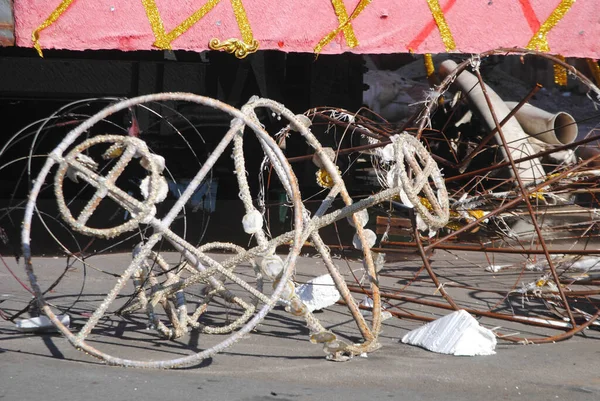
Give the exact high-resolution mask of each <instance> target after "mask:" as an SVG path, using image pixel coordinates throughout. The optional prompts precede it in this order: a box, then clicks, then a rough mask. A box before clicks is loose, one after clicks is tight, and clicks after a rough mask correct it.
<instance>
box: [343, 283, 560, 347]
mask: <svg viewBox="0 0 600 401" xmlns="http://www.w3.org/2000/svg"><path fill="white" fill-rule="evenodd" d="M348 288H349V289H350V291H353V292H356V293H363V294H365V295H370V294H369V293H370V291H368V290H365V289H361V288H360V287H355V286H348ZM381 298H385V299H393V300H396V301H402V302H409V303H414V304H418V305H424V306H430V307H432V308H439V309H445V310H455V309H454V308H452V307H451V306H450V305H446V304H444V303H441V302H435V301H429V300H426V299H420V298H414V297H407V296H405V295H399V294H393V293H389V292H381ZM460 309H463V310H465V311H466V312H468V313H471V314H473V315H476V316H483V317H489V318H492V319H498V320H507V321H509V322H515V323H522V324H525V325H531V326H538V327H544V328H549V329H554V330H560V327H558V326H557V325H553V324H549V323H543V322H536V321H531V320H528V319H519V316H516V315H507V314H504V313H497V312H491V311H484V310H480V309H473V308H468V307H467V308H460ZM543 319H544V320H548V321H555V322H557V323H559V322H560V323H564V321H561V320H554V319H548V318H543ZM433 320H435V319H433ZM503 338H504V337H503Z"/></svg>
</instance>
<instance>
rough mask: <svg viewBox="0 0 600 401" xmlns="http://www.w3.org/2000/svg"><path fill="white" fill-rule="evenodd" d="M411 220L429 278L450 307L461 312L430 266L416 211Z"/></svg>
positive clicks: (412, 211)
mask: <svg viewBox="0 0 600 401" xmlns="http://www.w3.org/2000/svg"><path fill="white" fill-rule="evenodd" d="M410 220H411V223H412V226H413V235H414V236H415V241H416V243H417V248H418V250H419V253H420V254H421V259H422V260H423V266H424V267H425V269H426V270H427V273H429V277H431V280H432V281H433V283H434V284H435V286H436V288H437V289H438V290H439V291H440V294H442V296H443V297H444V299H445V300H446V301H447V302H448V303H449V304H450V306H452V308H453V309H454V310H459V309H460V308H459V307H458V305H457V304H456V302H454V300H453V299H452V297H451V296H450V295H449V294H448V293H447V292H446V290H445V289H444V286H443V285H442V284H441V283H440V282H439V280H438V279H437V276H436V274H435V273H434V271H433V269H432V268H431V265H430V264H429V257H428V256H427V254H426V252H425V249H424V248H423V243H422V242H421V234H420V233H419V229H418V227H417V216H416V213H415V211H414V209H411V210H410Z"/></svg>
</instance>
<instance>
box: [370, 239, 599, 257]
mask: <svg viewBox="0 0 600 401" xmlns="http://www.w3.org/2000/svg"><path fill="white" fill-rule="evenodd" d="M381 245H392V246H403V247H409V248H416V247H417V246H418V245H417V244H416V243H415V242H398V241H382V242H381ZM434 248H435V249H440V250H444V251H466V252H488V253H512V254H520V255H543V254H544V250H543V249H515V248H494V247H487V246H476V245H436V246H435V247H434ZM373 250H376V251H379V252H387V251H392V252H395V251H400V253H404V252H406V250H402V249H394V248H373ZM548 253H549V254H551V255H600V249H579V250H577V249H549V250H548Z"/></svg>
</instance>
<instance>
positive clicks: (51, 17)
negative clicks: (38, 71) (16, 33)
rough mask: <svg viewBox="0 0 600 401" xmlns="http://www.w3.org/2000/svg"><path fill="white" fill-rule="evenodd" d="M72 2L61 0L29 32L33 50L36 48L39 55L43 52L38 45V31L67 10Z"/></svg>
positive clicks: (71, 0)
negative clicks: (38, 24) (46, 16)
mask: <svg viewBox="0 0 600 401" xmlns="http://www.w3.org/2000/svg"><path fill="white" fill-rule="evenodd" d="M72 2H73V0H63V1H62V2H61V3H60V4H59V5H58V7H56V9H55V10H54V11H52V13H51V14H50V15H49V16H48V18H46V19H45V20H44V22H42V24H41V25H40V26H38V27H37V28H36V29H35V30H34V31H33V32H32V33H31V41H32V42H33V47H34V48H35V50H37V52H38V54H39V55H40V57H44V54H43V53H42V47H41V46H40V32H41V31H43V30H44V29H46V28H48V27H49V26H50V25H52V24H53V23H54V22H56V20H57V19H58V18H59V17H60V16H61V15H62V14H63V13H64V12H65V11H67V8H69V6H70V5H71V3H72Z"/></svg>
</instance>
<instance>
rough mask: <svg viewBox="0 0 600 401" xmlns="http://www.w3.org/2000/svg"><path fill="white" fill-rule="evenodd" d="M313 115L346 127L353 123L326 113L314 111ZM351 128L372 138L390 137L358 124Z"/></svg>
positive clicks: (369, 125)
mask: <svg viewBox="0 0 600 401" xmlns="http://www.w3.org/2000/svg"><path fill="white" fill-rule="evenodd" d="M351 114H352V113H348V115H351ZM313 117H318V118H322V119H324V120H327V121H329V122H330V123H332V124H335V125H339V126H341V127H344V128H347V127H348V126H350V125H353V123H350V122H345V121H340V120H336V119H335V118H332V117H329V116H327V115H325V114H323V113H315V114H313ZM361 125H363V126H365V127H367V128H370V129H373V130H374V129H375V128H374V127H372V126H371V124H367V123H364V122H361ZM353 130H354V131H356V132H358V133H360V134H363V135H366V136H368V137H371V138H373V139H379V140H382V139H385V138H389V137H390V135H389V134H387V133H383V132H380V133H379V134H378V133H376V132H373V131H370V130H369V129H365V128H362V127H359V126H356V127H353ZM378 131H379V130H378Z"/></svg>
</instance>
